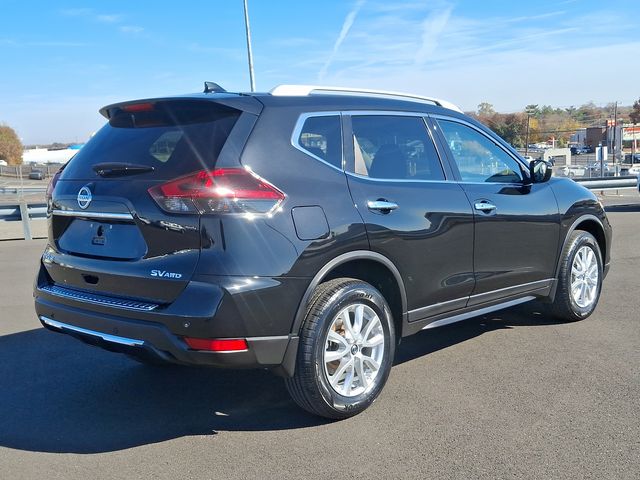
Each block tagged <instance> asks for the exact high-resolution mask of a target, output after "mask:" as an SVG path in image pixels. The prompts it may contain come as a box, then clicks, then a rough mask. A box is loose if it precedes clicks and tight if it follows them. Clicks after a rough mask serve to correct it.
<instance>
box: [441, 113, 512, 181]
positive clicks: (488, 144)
mask: <svg viewBox="0 0 640 480" xmlns="http://www.w3.org/2000/svg"><path fill="white" fill-rule="evenodd" d="M438 124H439V125H440V128H441V129H442V133H443V134H444V137H445V139H446V140H447V144H448V145H449V150H451V153H452V154H453V158H454V160H455V162H456V164H457V165H458V170H460V176H461V177H462V180H463V181H465V182H504V183H514V182H516V183H517V182H520V181H522V171H521V169H520V164H519V163H518V162H517V161H516V160H515V159H514V158H513V157H511V156H510V155H509V154H507V152H505V151H504V150H502V148H500V147H499V146H498V145H496V144H495V143H494V142H493V141H492V140H491V139H489V138H488V137H486V136H485V135H483V134H481V133H480V132H478V131H477V130H475V129H473V128H471V127H467V126H466V125H463V124H461V123H457V122H449V121H446V120H438Z"/></svg>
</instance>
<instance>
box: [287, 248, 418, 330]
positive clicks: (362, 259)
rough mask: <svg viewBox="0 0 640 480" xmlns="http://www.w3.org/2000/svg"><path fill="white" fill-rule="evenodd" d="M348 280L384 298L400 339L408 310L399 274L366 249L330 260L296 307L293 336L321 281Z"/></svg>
mask: <svg viewBox="0 0 640 480" xmlns="http://www.w3.org/2000/svg"><path fill="white" fill-rule="evenodd" d="M340 277H348V278H354V279H357V280H362V281H364V282H367V283H369V284H371V285H372V286H374V287H375V288H377V289H378V290H379V291H380V293H381V294H382V295H383V297H384V298H385V300H386V301H387V303H388V304H389V307H390V308H391V313H392V315H393V321H394V327H395V330H396V338H398V339H399V338H401V337H402V327H403V324H404V320H405V315H406V311H407V298H406V292H405V288H404V282H403V280H402V276H401V275H400V272H399V271H398V269H397V268H396V266H395V265H394V264H393V262H392V261H391V260H389V259H388V258H387V257H385V256H384V255H382V254H380V253H377V252H372V251H368V250H358V251H354V252H347V253H344V254H342V255H339V256H337V257H335V258H333V259H332V260H331V261H330V262H328V263H327V264H326V265H325V266H324V267H322V268H321V269H320V271H319V272H318V273H317V274H316V275H315V276H314V277H313V279H312V280H311V283H310V284H309V286H308V287H307V290H306V291H305V294H304V295H303V297H302V301H301V302H300V305H299V306H298V310H297V312H296V316H295V319H294V323H293V327H292V329H291V332H292V334H294V335H297V334H298V333H299V332H300V328H301V327H302V323H303V321H304V317H305V313H306V310H307V307H308V305H309V302H310V301H311V297H312V296H313V292H314V290H315V289H316V287H317V286H318V285H320V284H321V283H322V282H325V281H328V280H332V279H334V278H340Z"/></svg>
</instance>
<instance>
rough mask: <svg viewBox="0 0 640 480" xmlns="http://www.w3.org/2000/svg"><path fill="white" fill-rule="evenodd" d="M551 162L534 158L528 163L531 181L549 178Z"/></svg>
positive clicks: (541, 180) (537, 181)
mask: <svg viewBox="0 0 640 480" xmlns="http://www.w3.org/2000/svg"><path fill="white" fill-rule="evenodd" d="M551 173H552V171H551V164H550V163H549V162H547V161H545V160H540V159H538V160H534V161H533V162H531V163H530V164H529V176H530V177H531V183H544V182H548V181H549V179H550V178H551Z"/></svg>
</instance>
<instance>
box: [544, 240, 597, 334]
mask: <svg viewBox="0 0 640 480" xmlns="http://www.w3.org/2000/svg"><path fill="white" fill-rule="evenodd" d="M601 290H602V253H601V252H600V247H599V245H598V242H597V241H596V239H595V238H594V237H593V235H591V234H590V233H588V232H584V231H582V230H575V231H573V232H571V234H570V235H569V238H568V240H567V243H566V245H565V247H564V249H563V251H562V256H561V258H560V274H559V275H558V289H557V292H556V296H555V299H554V301H553V303H552V304H551V305H550V311H551V314H552V315H553V316H554V317H556V318H558V319H560V320H564V321H568V322H574V321H577V320H582V319H585V318H587V317H588V316H589V315H591V314H592V313H593V311H594V310H595V308H596V306H597V305H598V300H599V298H600V291H601Z"/></svg>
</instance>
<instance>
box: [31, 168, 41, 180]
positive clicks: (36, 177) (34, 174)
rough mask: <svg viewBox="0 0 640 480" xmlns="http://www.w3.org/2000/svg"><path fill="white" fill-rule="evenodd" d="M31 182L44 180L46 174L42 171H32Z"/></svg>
mask: <svg viewBox="0 0 640 480" xmlns="http://www.w3.org/2000/svg"><path fill="white" fill-rule="evenodd" d="M29 180H44V172H43V171H42V170H31V171H30V172H29Z"/></svg>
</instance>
